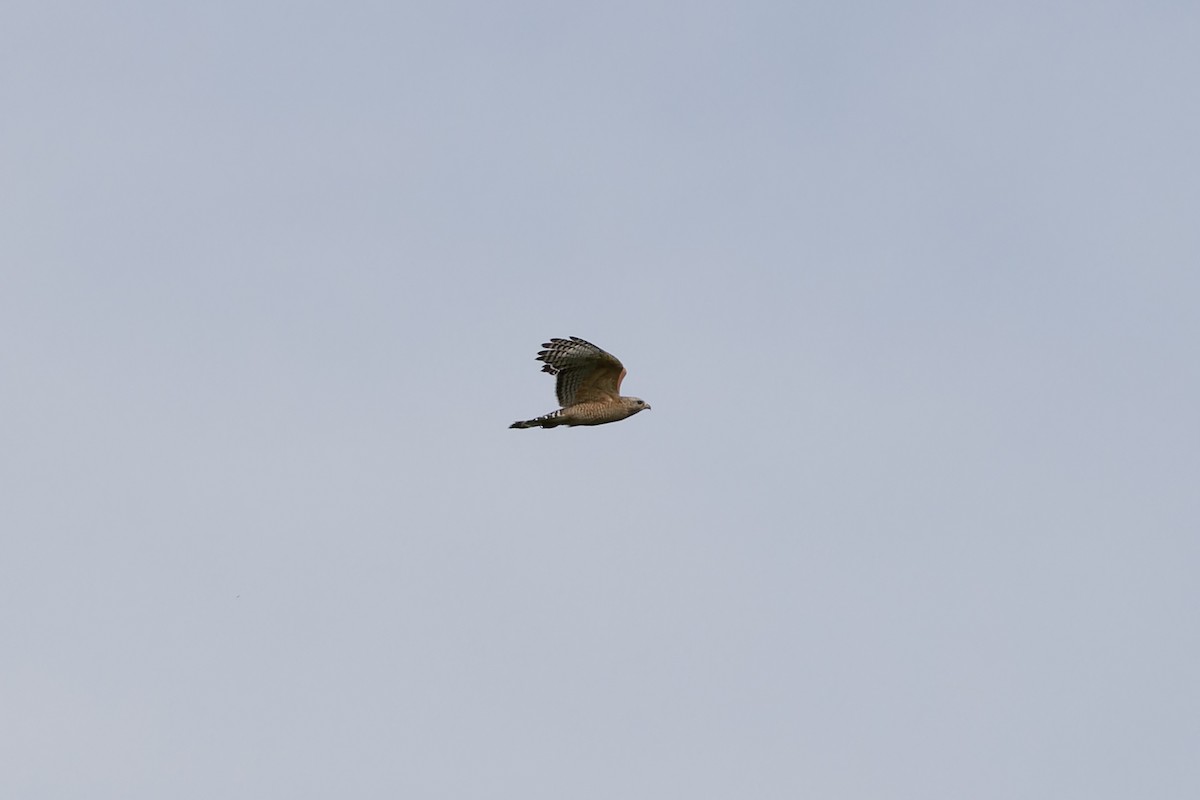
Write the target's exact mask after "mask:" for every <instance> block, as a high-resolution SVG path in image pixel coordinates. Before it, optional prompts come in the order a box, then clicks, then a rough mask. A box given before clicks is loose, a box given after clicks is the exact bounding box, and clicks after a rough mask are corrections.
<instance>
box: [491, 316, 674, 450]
mask: <svg viewBox="0 0 1200 800" xmlns="http://www.w3.org/2000/svg"><path fill="white" fill-rule="evenodd" d="M542 347H544V348H546V349H545V350H542V351H541V352H540V353H538V356H537V360H538V361H543V362H545V363H544V364H542V372H549V373H550V374H551V375H554V376H555V378H556V379H557V384H556V386H555V392H556V393H557V395H558V404H559V405H560V406H562V408H560V409H558V410H557V411H552V412H550V413H549V414H546V415H545V416H541V417H537V418H536V419H527V420H524V421H520V420H518V421H517V422H514V423H513V424H512V425H509V426H508V427H510V428H557V427H558V426H559V425H604V424H605V423H608V422H620V421H621V420H623V419H625V418H626V417H632V416H633V415H634V414H636V413H638V412H639V411H645V410H647V409H648V408H650V404H649V403H647V402H646V401H645V400H642V399H640V398H638V397H622V396H621V381H623V380H625V367H624V366H622V365H621V362H620V361H618V360H617V358H616V356H614V355H612V354H610V353H606V352H604V351H603V350H601V349H600V348H599V347H596V345H594V344H592V343H591V342H585V341H584V340H583V339H580V338H579V337H578V336H572V337H571V338H570V339H551V340H550V341H548V342H546V343H545V344H543V345H542Z"/></svg>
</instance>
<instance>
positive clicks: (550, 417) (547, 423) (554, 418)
mask: <svg viewBox="0 0 1200 800" xmlns="http://www.w3.org/2000/svg"><path fill="white" fill-rule="evenodd" d="M563 422H564V420H563V418H562V409H561V408H560V409H559V410H558V411H551V412H550V413H549V414H543V415H542V416H540V417H535V418H534V419H526V420H517V421H516V422H514V423H513V424H512V425H509V426H508V427H510V428H557V427H558V426H559V425H562V424H563Z"/></svg>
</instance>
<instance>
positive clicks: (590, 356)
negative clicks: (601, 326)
mask: <svg viewBox="0 0 1200 800" xmlns="http://www.w3.org/2000/svg"><path fill="white" fill-rule="evenodd" d="M542 347H544V348H546V349H545V350H542V351H541V352H540V353H538V361H544V362H546V363H545V364H544V365H543V366H542V372H549V373H550V374H551V375H555V376H557V378H558V384H557V386H556V387H555V389H556V392H557V394H558V404H559V405H560V406H562V407H563V408H566V407H567V406H573V405H575V404H576V403H588V402H613V401H615V400H616V399H617V398H618V397H620V395H621V381H623V380H624V379H625V367H623V366H622V365H621V362H620V361H618V360H617V358H616V356H614V355H612V354H611V353H606V352H604V351H603V350H601V349H600V348H599V347H596V345H594V344H592V343H591V342H585V341H584V340H583V339H580V338H579V337H578V336H572V337H571V338H570V339H551V340H550V341H548V342H546V343H545V344H543V345H542Z"/></svg>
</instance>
